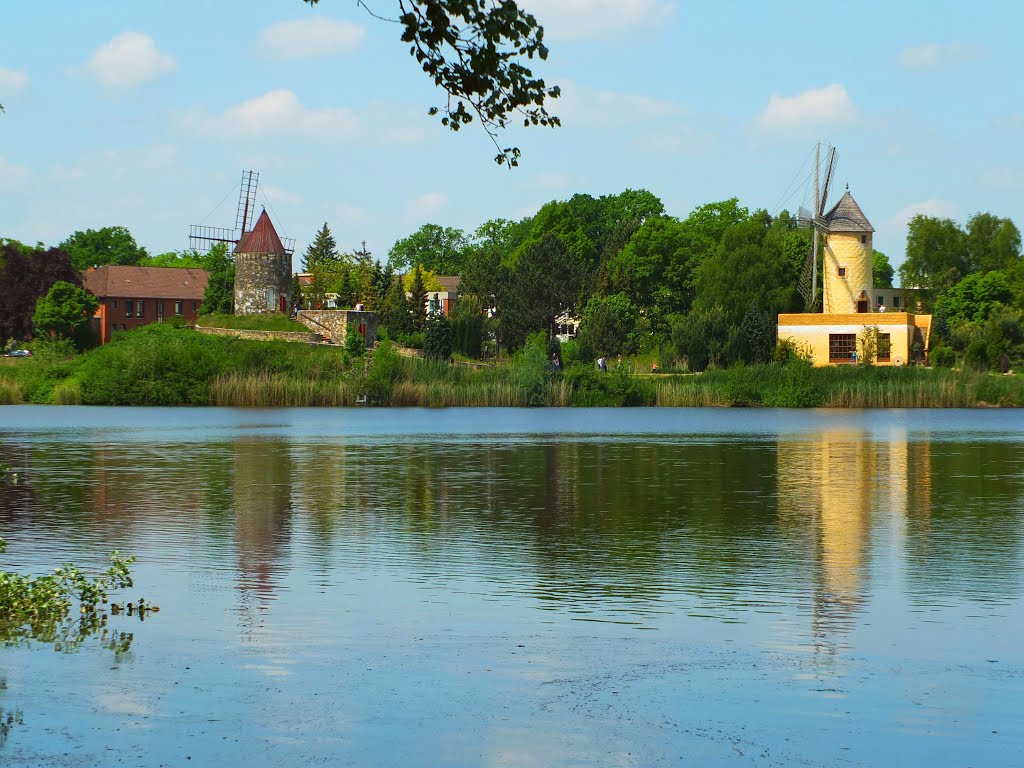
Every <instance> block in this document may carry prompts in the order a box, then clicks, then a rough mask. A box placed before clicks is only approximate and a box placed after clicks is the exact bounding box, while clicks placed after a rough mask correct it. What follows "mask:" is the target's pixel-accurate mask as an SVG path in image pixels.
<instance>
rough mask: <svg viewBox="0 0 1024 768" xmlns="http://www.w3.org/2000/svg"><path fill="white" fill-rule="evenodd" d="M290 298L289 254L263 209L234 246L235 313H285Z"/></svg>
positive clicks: (289, 303) (290, 272)
mask: <svg viewBox="0 0 1024 768" xmlns="http://www.w3.org/2000/svg"><path fill="white" fill-rule="evenodd" d="M291 300H292V257H291V254H290V253H289V252H288V250H287V249H286V248H285V247H284V245H283V244H282V243H281V238H280V237H278V235H277V230H275V229H274V224H273V222H272V221H271V220H270V217H269V216H268V215H267V212H266V210H265V209H264V211H263V213H261V214H260V216H259V218H258V219H256V225H255V226H254V227H253V228H252V231H251V232H246V233H245V234H244V235H242V237H241V239H240V240H239V241H238V245H237V246H236V247H235V314H236V315H258V314H263V313H266V312H287V311H288V309H289V307H290V306H291Z"/></svg>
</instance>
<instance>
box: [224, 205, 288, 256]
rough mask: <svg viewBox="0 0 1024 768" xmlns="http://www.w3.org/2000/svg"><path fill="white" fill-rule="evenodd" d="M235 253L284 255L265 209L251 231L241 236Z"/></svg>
mask: <svg viewBox="0 0 1024 768" xmlns="http://www.w3.org/2000/svg"><path fill="white" fill-rule="evenodd" d="M235 253H276V254H283V253H285V249H284V246H283V245H282V244H281V238H280V237H278V236H277V230H276V229H274V224H273V222H271V220H270V217H269V216H267V211H266V209H264V210H263V213H261V214H260V217H259V218H258V219H256V226H255V227H253V228H252V231H251V232H245V233H244V234H243V235H242V239H241V240H239V241H238V245H237V246H235Z"/></svg>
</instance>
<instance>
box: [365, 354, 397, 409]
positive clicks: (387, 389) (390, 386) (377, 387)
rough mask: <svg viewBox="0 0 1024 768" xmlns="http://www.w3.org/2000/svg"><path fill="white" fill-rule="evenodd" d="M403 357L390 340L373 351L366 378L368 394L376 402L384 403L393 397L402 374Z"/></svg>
mask: <svg viewBox="0 0 1024 768" xmlns="http://www.w3.org/2000/svg"><path fill="white" fill-rule="evenodd" d="M401 363H402V359H401V357H400V356H399V354H398V353H397V352H396V351H395V348H394V345H393V344H392V343H391V342H390V341H384V342H381V343H380V344H379V345H378V347H377V349H375V350H374V352H373V358H372V359H371V362H370V368H369V371H368V373H367V378H366V394H367V395H368V396H369V397H370V398H372V399H373V401H374V402H375V403H377V402H380V403H384V402H387V400H388V399H389V398H390V397H391V393H392V391H393V390H394V387H395V384H396V383H397V382H398V379H399V376H400V375H401Z"/></svg>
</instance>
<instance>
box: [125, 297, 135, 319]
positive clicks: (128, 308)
mask: <svg viewBox="0 0 1024 768" xmlns="http://www.w3.org/2000/svg"><path fill="white" fill-rule="evenodd" d="M124 316H125V317H135V302H134V301H132V300H131V299H125V302H124Z"/></svg>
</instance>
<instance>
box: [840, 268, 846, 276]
mask: <svg viewBox="0 0 1024 768" xmlns="http://www.w3.org/2000/svg"><path fill="white" fill-rule="evenodd" d="M839 276H840V277H846V267H840V268H839Z"/></svg>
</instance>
